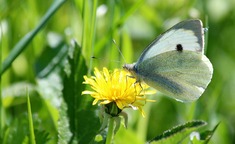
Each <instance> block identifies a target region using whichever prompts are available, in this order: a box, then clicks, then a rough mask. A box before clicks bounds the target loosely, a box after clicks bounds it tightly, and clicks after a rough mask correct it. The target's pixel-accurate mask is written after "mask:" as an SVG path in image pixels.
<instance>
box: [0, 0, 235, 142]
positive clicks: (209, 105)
mask: <svg viewBox="0 0 235 144" xmlns="http://www.w3.org/2000/svg"><path fill="white" fill-rule="evenodd" d="M54 3H55V2H54V1H52V0H47V1H45V0H43V1H41V0H34V1H31V0H27V1H21V0H14V1H13V0H1V1H0V26H1V27H0V33H1V34H0V43H1V45H0V47H1V61H2V62H3V61H4V60H5V59H6V58H7V57H9V54H10V53H11V52H12V51H13V47H14V46H15V45H16V44H17V43H18V42H19V41H20V40H21V39H22V38H23V37H24V36H25V35H26V34H27V33H29V32H30V31H31V30H33V29H34V28H35V27H36V26H37V25H38V24H39V22H40V21H41V19H42V17H43V16H44V14H45V13H46V12H47V11H48V10H49V9H51V7H53V6H54ZM192 18H196V19H201V20H202V22H203V23H204V26H205V27H206V28H208V29H209V30H208V32H207V36H208V37H206V46H207V47H206V55H207V57H208V58H209V59H210V61H211V63H212V64H213V67H214V74H213V78H212V82H211V83H210V85H209V86H208V88H207V89H206V91H205V93H204V94H203V96H202V97H201V98H200V99H199V100H198V101H196V102H193V103H180V102H177V101H175V100H173V99H169V98H167V97H163V96H162V95H157V96H153V97H151V98H152V99H155V100H156V103H150V104H146V106H145V109H146V115H147V116H146V118H142V116H141V114H140V113H139V112H138V111H132V110H130V111H128V110H127V113H128V115H129V121H128V123H129V125H128V126H129V128H128V129H127V130H126V129H123V127H122V128H121V129H120V131H119V132H118V133H117V135H116V137H115V143H122V142H125V143H130V142H133V141H136V143H142V142H144V141H145V140H149V139H151V138H153V137H154V136H156V135H158V134H161V133H162V132H163V131H165V130H167V129H169V128H171V127H173V126H175V125H178V124H181V123H185V122H187V121H190V120H197V119H200V120H204V121H206V122H207V123H208V129H212V128H213V127H214V126H215V125H216V124H217V123H219V122H220V125H219V127H218V128H217V130H216V132H215V133H214V135H213V137H212V139H211V141H210V142H211V143H226V144H227V143H235V89H234V86H235V52H234V50H235V39H234V34H235V1H234V0H193V1H188V0H156V1H155V0H147V1H144V0H110V1H105V0H84V1H82V0H75V1H72V0H69V1H66V2H65V3H63V4H62V5H61V7H60V8H59V9H58V10H57V11H56V12H55V13H54V14H53V16H52V17H51V18H50V19H49V20H48V21H46V22H44V24H45V26H44V27H43V28H41V29H40V32H38V33H37V34H36V35H35V37H34V38H33V40H29V42H28V43H27V46H24V48H25V49H24V50H23V51H22V52H19V53H18V54H19V55H18V56H17V58H16V59H15V60H14V62H13V63H12V64H11V66H10V67H9V68H8V69H7V70H6V71H5V72H4V73H3V74H2V75H1V101H0V104H1V105H0V106H1V119H0V120H1V127H0V128H1V133H0V136H1V139H0V140H5V141H4V142H5V143H24V142H25V143H26V142H28V135H29V132H28V119H27V99H26V90H25V89H26V87H27V88H28V89H29V95H30V100H31V109H32V114H33V122H34V129H35V137H36V139H37V142H39V143H40V142H41V143H45V142H47V143H57V141H59V143H63V142H64V143H69V141H70V142H71V139H73V140H74V139H75V140H77V141H79V142H80V143H86V142H87V141H83V139H89V138H90V137H87V135H93V136H94V135H95V134H96V133H97V131H98V129H99V127H100V123H99V119H98V116H97V114H96V113H97V107H96V106H91V99H90V98H88V96H81V95H80V93H81V91H82V90H84V85H82V83H81V82H82V81H83V80H82V76H83V75H84V74H88V75H90V74H91V75H92V71H93V68H94V67H98V68H99V69H100V70H101V69H102V67H108V68H109V69H110V70H113V69H114V68H122V65H123V64H124V63H125V61H126V62H127V63H132V62H135V61H136V60H137V59H138V57H139V56H140V54H141V52H142V51H143V50H144V48H145V47H146V46H148V44H150V43H151V42H152V41H153V40H154V39H155V38H156V37H157V36H158V35H159V34H161V33H162V32H164V31H165V30H167V29H168V28H170V27H171V26H173V25H174V24H176V23H178V22H180V21H182V20H185V19H192ZM113 40H115V41H116V44H114V43H113ZM74 41H76V42H77V43H78V45H80V46H81V47H82V48H81V53H82V55H80V54H79V50H78V52H75V54H78V55H75V56H71V53H73V52H74V51H73V50H74V49H73V48H75V49H78V46H76V45H75V46H74ZM117 47H120V49H121V51H122V53H123V55H124V58H125V60H124V59H123V58H122V57H121V55H120V53H119V52H118V49H117ZM75 51H76V50H75ZM92 56H94V57H96V58H95V59H92V58H91V57H92ZM74 57H75V58H74ZM83 58H84V59H83ZM73 60H74V61H73ZM72 62H73V63H75V65H77V69H75V70H74V71H73V69H71V67H72V66H71V63H72ZM68 63H69V64H70V65H69V64H68ZM81 63H82V64H81ZM86 66H87V67H86ZM72 68H73V67H72ZM79 68H82V69H79ZM68 73H71V74H72V75H73V76H74V77H71V76H70V77H69V78H66V74H68ZM76 78H78V81H75V84H74V83H72V82H74V81H73V80H74V79H76ZM71 91H72V92H71ZM73 94H75V95H74V96H73ZM84 97H85V98H84ZM80 99H82V101H81V100H80ZM74 101H79V102H78V103H76V102H74ZM72 102H74V103H73V104H72V106H71V103H72ZM74 106H75V107H74ZM88 113H89V114H88ZM87 114H88V115H89V116H90V115H91V114H93V115H92V116H93V118H94V119H93V120H92V119H88V118H91V117H92V116H91V117H89V116H87ZM86 116H87V117H88V118H87V119H86ZM71 119H73V120H71ZM79 120H81V121H79ZM61 123H62V124H61ZM90 123H92V124H90ZM71 124H74V125H71ZM87 125H88V126H87ZM86 126H87V127H86ZM89 126H90V127H89ZM91 126H92V128H94V130H96V131H92V132H89V129H92V128H91ZM83 130H84V131H86V133H85V132H84V131H83ZM63 132H64V133H63ZM82 132H84V133H83V134H84V135H81V133H82ZM91 137H92V136H91ZM6 138H7V140H6Z"/></svg>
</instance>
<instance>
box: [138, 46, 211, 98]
mask: <svg viewBox="0 0 235 144" xmlns="http://www.w3.org/2000/svg"><path fill="white" fill-rule="evenodd" d="M135 72H136V74H137V75H138V77H140V78H141V79H142V80H143V81H144V82H145V83H147V84H148V85H150V86H151V87H153V88H156V89H157V90H159V91H161V92H162V93H164V94H166V95H167V96H169V97H171V98H174V99H177V100H179V101H184V102H187V101H193V100H196V99H198V98H199V97H200V96H201V94H202V93H203V92H204V90H205V88H206V87H207V85H208V84H209V82H210V81H211V78H212V72H213V68H212V65H211V63H210V61H209V60H208V58H207V57H206V56H204V55H202V54H201V53H200V52H192V51H189V50H183V51H176V50H174V51H168V52H165V53H162V54H161V55H156V56H154V57H151V58H149V59H147V60H145V61H143V62H141V63H139V64H138V65H136V71H135Z"/></svg>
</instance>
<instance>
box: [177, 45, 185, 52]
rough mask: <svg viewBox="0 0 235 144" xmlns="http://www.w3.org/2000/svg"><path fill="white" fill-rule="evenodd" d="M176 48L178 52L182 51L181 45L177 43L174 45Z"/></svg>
mask: <svg viewBox="0 0 235 144" xmlns="http://www.w3.org/2000/svg"><path fill="white" fill-rule="evenodd" d="M176 50H177V51H179V52H182V51H183V46H182V45H181V44H177V45H176Z"/></svg>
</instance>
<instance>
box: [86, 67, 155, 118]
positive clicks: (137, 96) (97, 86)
mask: <svg viewBox="0 0 235 144" xmlns="http://www.w3.org/2000/svg"><path fill="white" fill-rule="evenodd" d="M94 74H95V76H92V77H91V78H88V77H87V76H84V79H85V81H84V82H83V83H84V84H89V85H90V86H91V88H92V89H93V91H89V90H85V91H83V92H82V94H89V95H91V96H92V97H93V98H95V100H94V101H93V105H95V104H97V102H99V103H100V104H102V105H107V104H112V103H115V104H116V105H117V107H118V108H119V109H120V110H123V109H124V108H128V107H132V108H134V109H135V108H138V109H139V110H140V112H141V113H142V115H143V116H144V111H143V109H142V106H144V104H145V103H146V101H151V100H148V99H146V97H145V95H146V94H153V93H155V91H154V92H153V91H149V90H146V88H148V86H147V85H145V84H141V85H140V84H138V83H135V82H136V79H134V78H130V77H128V76H131V74H130V73H129V72H127V71H125V70H119V69H115V70H114V71H113V72H112V73H111V72H109V71H108V69H107V68H103V71H99V70H98V69H97V68H95V71H94Z"/></svg>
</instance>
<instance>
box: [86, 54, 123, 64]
mask: <svg viewBox="0 0 235 144" xmlns="http://www.w3.org/2000/svg"><path fill="white" fill-rule="evenodd" d="M91 58H92V59H96V60H105V59H103V58H97V57H95V56H92V57H91ZM110 61H111V62H116V63H121V62H120V61H118V60H110Z"/></svg>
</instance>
